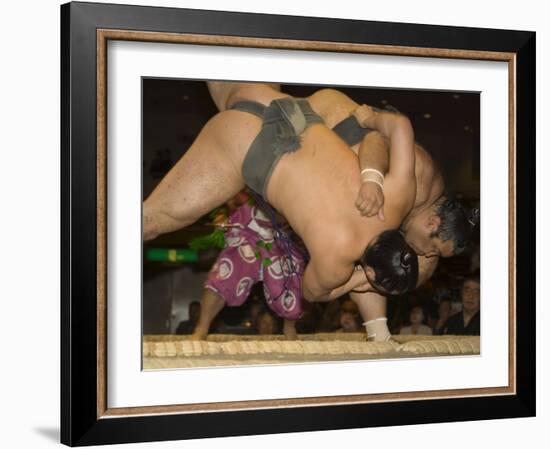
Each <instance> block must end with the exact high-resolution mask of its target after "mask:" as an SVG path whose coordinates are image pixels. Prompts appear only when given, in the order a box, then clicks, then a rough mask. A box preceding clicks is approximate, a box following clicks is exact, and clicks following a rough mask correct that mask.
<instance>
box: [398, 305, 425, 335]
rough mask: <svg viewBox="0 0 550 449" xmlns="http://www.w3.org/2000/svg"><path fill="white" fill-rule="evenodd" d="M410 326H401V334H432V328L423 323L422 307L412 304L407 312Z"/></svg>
mask: <svg viewBox="0 0 550 449" xmlns="http://www.w3.org/2000/svg"><path fill="white" fill-rule="evenodd" d="M409 321H410V323H411V325H410V326H404V327H402V328H401V332H400V334H401V335H432V330H431V329H430V327H429V326H426V325H425V324H423V321H424V312H423V310H422V307H420V306H414V307H413V308H412V309H411V311H410V314H409Z"/></svg>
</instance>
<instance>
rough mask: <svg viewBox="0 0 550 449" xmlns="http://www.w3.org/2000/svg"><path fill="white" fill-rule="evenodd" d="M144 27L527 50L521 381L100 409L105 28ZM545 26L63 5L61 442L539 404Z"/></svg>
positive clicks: (520, 68)
mask: <svg viewBox="0 0 550 449" xmlns="http://www.w3.org/2000/svg"><path fill="white" fill-rule="evenodd" d="M98 29H115V30H140V31H151V32H173V33H190V34H206V35H223V36H241V37H250V38H262V39H285V40H300V41H319V42H333V43H352V44H373V45H380V46H398V47H414V48H432V49H433V48H435V49H455V50H468V51H491V52H506V53H513V54H514V55H515V82H516V91H515V101H516V103H515V112H516V114H515V127H514V131H515V139H516V164H515V170H516V171H515V178H516V186H515V187H516V198H515V201H516V216H517V221H516V228H515V231H516V232H515V234H516V236H517V239H516V248H515V261H516V267H515V268H516V283H515V289H516V291H515V293H516V297H517V302H516V305H515V307H516V354H515V355H516V359H515V360H516V363H515V378H516V392H515V394H509V395H502V396H499V395H495V396H483V397H466V398H464V397H456V398H449V399H423V400H403V401H391V402H382V403H368V404H347V405H323V406H304V407H288V408H272V409H269V408H268V409H259V410H231V411H214V412H202V413H175V414H157V415H151V416H125V417H120V416H119V417H116V418H113V417H105V416H99V415H100V414H99V413H98V408H97V404H98V394H99V393H98V388H97V385H98V371H97V360H98V345H97V341H98V333H97V319H98V318H97V317H98V312H97V277H96V275H97V270H98V266H97V258H96V253H97V224H96V223H97V218H98V217H97V213H98V211H97V192H96V188H95V186H96V184H97V166H96V156H97V109H96V101H97V83H96V62H97V33H96V31H97V30H98ZM535 43H536V36H535V33H534V32H527V31H509V30H496V29H479V28H459V27H448V26H434V25H418V24H404V23H387V22H369V21H355V20H341V19H326V18H311V17H292V16H276V15H267V14H248V13H229V12H214V11H202V10H189V9H174V8H156V7H155V8H153V7H142V6H126V5H111V4H93V3H69V4H65V5H62V6H61V56H62V58H61V131H60V132H61V204H62V208H61V442H62V443H64V444H67V445H70V446H81V445H94V444H108V443H127V442H144V441H156V440H176V439H189V438H205V437H220V436H236V435H250V434H269V433H283V432H303V431H314V430H333V429H349V428H358V427H377V426H397V425H405V424H420V423H436V422H449V421H464V420H484V419H497V418H512V417H529V416H535V405H536V402H535V384H536V379H535V371H536V369H535V353H536V350H535V347H536V346H535V345H536V342H535V330H536V329H535V63H536V61H535Z"/></svg>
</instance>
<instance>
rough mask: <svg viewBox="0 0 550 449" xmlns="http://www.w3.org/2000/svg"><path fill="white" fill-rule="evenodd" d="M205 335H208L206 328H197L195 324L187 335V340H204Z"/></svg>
mask: <svg viewBox="0 0 550 449" xmlns="http://www.w3.org/2000/svg"><path fill="white" fill-rule="evenodd" d="M206 337H208V330H206V331H205V330H204V329H199V327H198V326H197V327H196V328H195V331H194V332H193V333H192V334H191V335H190V336H189V340H191V341H201V340H206Z"/></svg>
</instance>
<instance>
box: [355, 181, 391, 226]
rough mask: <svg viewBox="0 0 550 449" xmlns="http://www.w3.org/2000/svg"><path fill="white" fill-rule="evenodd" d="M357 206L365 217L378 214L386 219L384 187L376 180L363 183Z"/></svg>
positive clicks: (382, 218) (380, 217)
mask: <svg viewBox="0 0 550 449" xmlns="http://www.w3.org/2000/svg"><path fill="white" fill-rule="evenodd" d="M355 207H357V210H359V212H361V215H363V216H364V217H373V216H375V215H378V218H379V219H380V220H382V221H384V220H385V217H384V192H382V188H381V187H380V186H379V185H378V184H376V183H375V182H364V183H363V184H361V188H360V189H359V194H358V195H357V200H356V201H355Z"/></svg>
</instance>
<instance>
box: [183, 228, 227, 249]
mask: <svg viewBox="0 0 550 449" xmlns="http://www.w3.org/2000/svg"><path fill="white" fill-rule="evenodd" d="M224 247H225V233H224V232H223V230H221V229H216V230H215V231H213V232H211V233H210V234H207V235H201V236H199V237H195V238H194V239H191V240H190V241H189V248H191V249H192V250H193V251H204V250H206V249H210V248H218V249H222V248H224Z"/></svg>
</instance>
